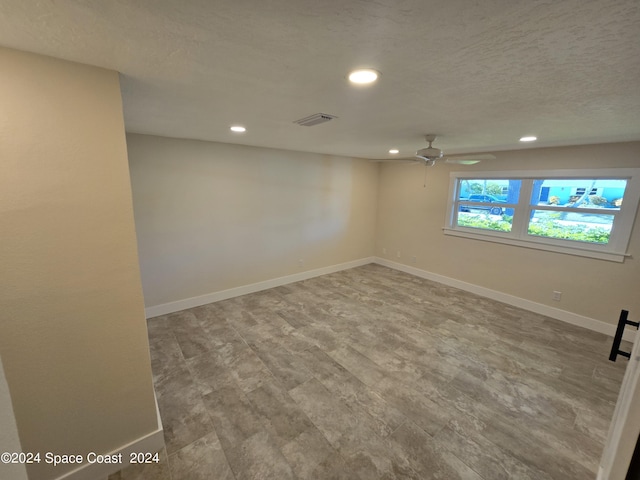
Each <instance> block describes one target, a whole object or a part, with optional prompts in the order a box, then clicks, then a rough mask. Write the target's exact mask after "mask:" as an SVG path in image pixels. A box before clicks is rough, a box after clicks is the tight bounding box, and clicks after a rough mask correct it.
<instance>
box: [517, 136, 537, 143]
mask: <svg viewBox="0 0 640 480" xmlns="http://www.w3.org/2000/svg"><path fill="white" fill-rule="evenodd" d="M537 139H538V137H534V136H533V135H527V136H525V137H520V141H521V142H535V141H536V140H537Z"/></svg>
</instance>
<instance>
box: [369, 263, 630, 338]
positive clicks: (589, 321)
mask: <svg viewBox="0 0 640 480" xmlns="http://www.w3.org/2000/svg"><path fill="white" fill-rule="evenodd" d="M373 262H374V263H377V264H379V265H383V266H385V267H389V268H393V269H395V270H400V271H401V272H405V273H409V274H411V275H415V276H416V277H420V278H424V279H427V280H432V281H434V282H438V283H442V284H444V285H448V286H450V287H455V288H459V289H460V290H465V291H467V292H471V293H475V294H476V295H480V296H482V297H487V298H491V299H492V300H497V301H499V302H502V303H506V304H507V305H513V306H514V307H519V308H522V309H524V310H528V311H530V312H534V313H539V314H541V315H546V316H547V317H551V318H555V319H556V320H561V321H563V322H567V323H570V324H572V325H577V326H579V327H583V328H587V329H589V330H593V331H596V332H599V333H604V334H605V335H609V336H611V337H613V336H614V335H615V333H616V325H613V324H611V323H606V322H603V321H601V320H596V319H594V318H589V317H585V316H583V315H578V314H577V313H572V312H568V311H567V310H562V309H560V308H555V307H550V306H548V305H544V304H542V303H537V302H532V301H531V300H526V299H524V298H520V297H516V296H514V295H509V294H507V293H502V292H499V291H497V290H491V289H490V288H485V287H481V286H479V285H474V284H472V283H467V282H463V281H461V280H456V279H455V278H451V277H445V276H444V275H439V274H437V273H432V272H428V271H426V270H421V269H419V268H415V267H410V266H408V265H403V264H401V263H396V262H393V261H391V260H387V259H386V258H380V257H375V259H374V261H373ZM635 334H636V331H635V330H634V331H631V330H628V331H626V332H625V334H624V336H623V339H624V340H627V341H629V342H633V340H634V339H635Z"/></svg>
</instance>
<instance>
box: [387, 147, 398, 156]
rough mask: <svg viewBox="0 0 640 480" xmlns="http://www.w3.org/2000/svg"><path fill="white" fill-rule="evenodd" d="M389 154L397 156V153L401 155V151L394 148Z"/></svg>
mask: <svg viewBox="0 0 640 480" xmlns="http://www.w3.org/2000/svg"><path fill="white" fill-rule="evenodd" d="M389 153H390V154H391V155H395V154H396V153H400V150H398V149H397V148H392V149H391V150H389Z"/></svg>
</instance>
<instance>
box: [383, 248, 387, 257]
mask: <svg viewBox="0 0 640 480" xmlns="http://www.w3.org/2000/svg"><path fill="white" fill-rule="evenodd" d="M382 254H383V255H386V254H387V249H386V248H384V247H382Z"/></svg>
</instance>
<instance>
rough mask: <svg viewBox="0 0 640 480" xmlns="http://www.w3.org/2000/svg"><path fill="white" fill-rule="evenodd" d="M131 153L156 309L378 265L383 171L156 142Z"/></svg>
mask: <svg viewBox="0 0 640 480" xmlns="http://www.w3.org/2000/svg"><path fill="white" fill-rule="evenodd" d="M127 144H128V150H129V162H130V169H131V181H132V189H133V201H134V210H135V218H136V229H137V234H138V245H139V253H140V264H141V270H142V283H143V288H144V294H145V302H146V305H147V306H156V305H160V304H165V303H169V302H173V301H177V300H183V299H186V298H190V297H195V296H200V295H206V294H210V293H214V292H219V291H222V290H225V289H229V288H234V287H239V286H244V285H248V284H251V283H256V282H260V281H266V280H270V279H274V278H277V277H282V276H286V275H291V274H295V273H300V272H303V271H306V270H313V269H316V268H320V267H327V266H330V265H336V264H340V263H344V262H348V261H352V260H357V259H361V258H365V257H369V256H371V255H373V252H374V242H375V216H376V192H377V177H378V168H377V165H376V164H374V163H371V162H368V161H366V160H359V159H349V158H342V157H332V156H328V155H316V154H310V153H300V152H292V151H284V150H275V149H265V148H255V147H247V146H240V145H229V144H221V143H212V142H200V141H194V140H178V139H170V138H162V137H153V136H146V135H128V136H127ZM301 259H302V260H303V262H304V265H303V266H300V265H299V260H301Z"/></svg>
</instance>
